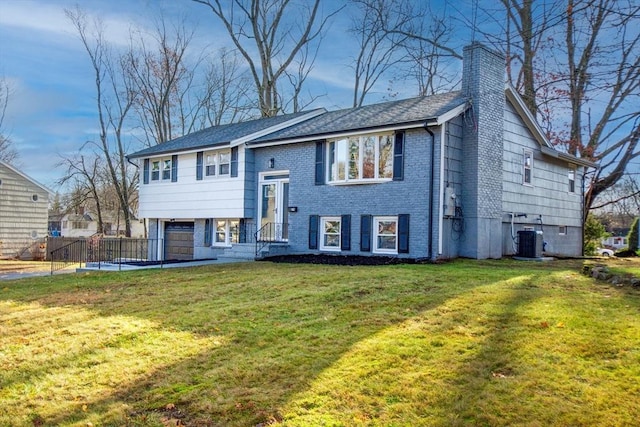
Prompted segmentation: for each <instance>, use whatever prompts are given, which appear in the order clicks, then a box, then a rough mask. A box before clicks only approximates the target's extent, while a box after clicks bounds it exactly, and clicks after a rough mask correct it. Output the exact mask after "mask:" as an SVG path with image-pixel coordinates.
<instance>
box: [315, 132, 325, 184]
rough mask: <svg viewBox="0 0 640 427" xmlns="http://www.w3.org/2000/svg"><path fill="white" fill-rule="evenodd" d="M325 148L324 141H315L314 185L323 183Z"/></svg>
mask: <svg viewBox="0 0 640 427" xmlns="http://www.w3.org/2000/svg"><path fill="white" fill-rule="evenodd" d="M324 157H325V150H324V141H318V142H316V185H323V184H324V171H325V161H324Z"/></svg>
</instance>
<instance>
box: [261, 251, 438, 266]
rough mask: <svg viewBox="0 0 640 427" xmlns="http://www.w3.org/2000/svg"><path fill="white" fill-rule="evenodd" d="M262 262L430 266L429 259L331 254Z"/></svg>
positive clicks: (267, 259)
mask: <svg viewBox="0 0 640 427" xmlns="http://www.w3.org/2000/svg"><path fill="white" fill-rule="evenodd" d="M262 261H270V262H278V263H291V264H330V265H394V264H428V263H430V261H429V260H427V259H412V258H398V257H390V256H361V255H330V254H296V255H274V256H269V257H265V258H263V259H262Z"/></svg>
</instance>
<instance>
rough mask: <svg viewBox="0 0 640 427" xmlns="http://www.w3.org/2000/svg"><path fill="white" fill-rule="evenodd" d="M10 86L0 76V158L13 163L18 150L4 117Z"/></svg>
mask: <svg viewBox="0 0 640 427" xmlns="http://www.w3.org/2000/svg"><path fill="white" fill-rule="evenodd" d="M9 95H10V87H9V84H8V83H7V81H6V80H5V79H4V78H0V160H1V161H3V162H7V163H12V162H14V161H15V160H16V159H17V158H18V152H17V151H16V149H15V147H14V146H13V141H11V139H10V138H9V135H8V134H7V131H6V130H5V128H4V118H5V114H6V112H7V106H8V105H9Z"/></svg>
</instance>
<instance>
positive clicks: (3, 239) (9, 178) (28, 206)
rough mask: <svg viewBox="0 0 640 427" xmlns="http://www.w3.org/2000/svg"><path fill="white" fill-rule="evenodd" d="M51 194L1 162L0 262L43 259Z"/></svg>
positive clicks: (23, 174)
mask: <svg viewBox="0 0 640 427" xmlns="http://www.w3.org/2000/svg"><path fill="white" fill-rule="evenodd" d="M50 197H52V192H51V190H49V189H48V188H46V187H45V186H44V185H42V184H40V183H38V182H37V181H35V180H34V179H33V178H31V177H29V176H28V175H26V174H25V173H23V172H21V171H20V170H19V169H17V168H15V167H14V166H12V165H10V164H8V163H5V162H3V161H0V258H24V259H33V258H36V259H37V258H42V257H44V241H45V240H44V239H45V238H46V237H47V225H48V209H49V198H50Z"/></svg>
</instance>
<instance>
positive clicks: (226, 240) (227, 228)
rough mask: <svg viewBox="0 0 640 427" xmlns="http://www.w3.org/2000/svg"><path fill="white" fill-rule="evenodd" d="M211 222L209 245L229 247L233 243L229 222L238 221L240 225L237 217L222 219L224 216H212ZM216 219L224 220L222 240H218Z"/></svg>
mask: <svg viewBox="0 0 640 427" xmlns="http://www.w3.org/2000/svg"><path fill="white" fill-rule="evenodd" d="M211 221H212V224H211V247H216V248H229V247H231V246H232V245H233V242H232V241H231V223H232V222H233V221H236V222H238V227H239V226H240V220H239V219H235V218H231V219H224V218H213V219H212V220H211ZM218 221H224V222H225V224H224V242H218V241H217V239H218ZM236 233H238V230H236Z"/></svg>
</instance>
